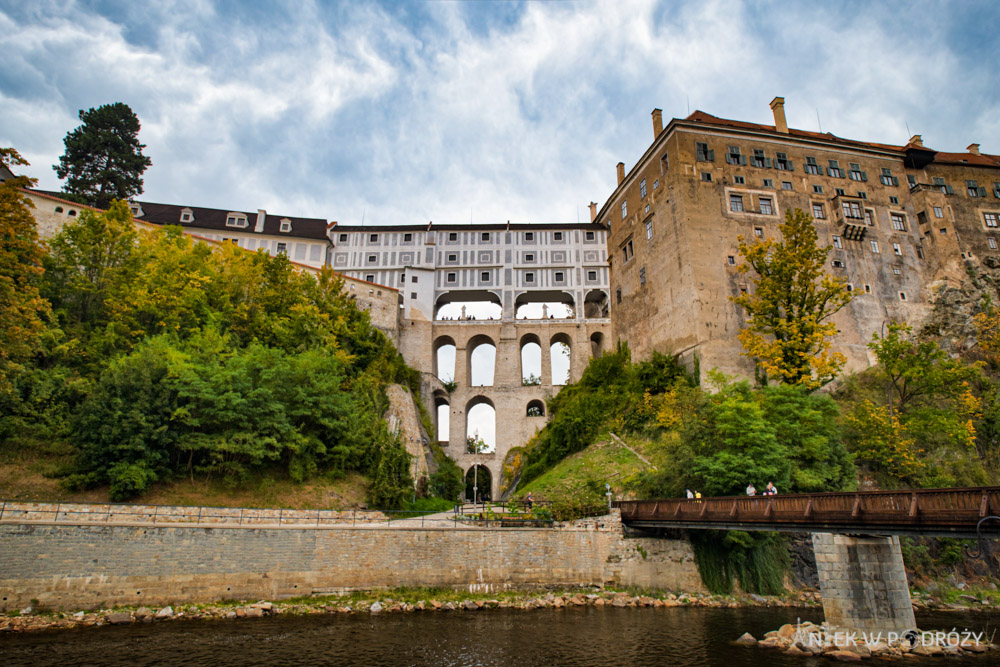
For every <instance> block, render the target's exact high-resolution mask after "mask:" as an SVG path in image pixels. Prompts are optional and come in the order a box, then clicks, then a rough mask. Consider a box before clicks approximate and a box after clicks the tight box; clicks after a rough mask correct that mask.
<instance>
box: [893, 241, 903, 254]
mask: <svg viewBox="0 0 1000 667" xmlns="http://www.w3.org/2000/svg"><path fill="white" fill-rule="evenodd" d="M892 254H894V255H897V256H899V257H902V256H903V248H902V247H900V245H899V244H898V243H893V244H892Z"/></svg>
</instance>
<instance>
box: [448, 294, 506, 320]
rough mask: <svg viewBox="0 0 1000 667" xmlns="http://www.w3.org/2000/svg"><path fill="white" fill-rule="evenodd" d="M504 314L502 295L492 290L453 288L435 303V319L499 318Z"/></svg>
mask: <svg viewBox="0 0 1000 667" xmlns="http://www.w3.org/2000/svg"><path fill="white" fill-rule="evenodd" d="M502 316H503V302H502V301H501V300H500V295H499V294H496V293H494V292H492V291H490V290H452V291H449V292H445V293H443V294H441V295H440V296H439V297H438V298H437V302H435V304H434V319H435V320H491V319H493V320H499V319H500V318H501V317H502Z"/></svg>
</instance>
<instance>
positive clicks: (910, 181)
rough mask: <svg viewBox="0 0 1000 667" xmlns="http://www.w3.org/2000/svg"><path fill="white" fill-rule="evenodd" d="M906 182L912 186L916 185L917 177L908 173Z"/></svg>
mask: <svg viewBox="0 0 1000 667" xmlns="http://www.w3.org/2000/svg"><path fill="white" fill-rule="evenodd" d="M906 182H907V184H908V185H909V186H910V187H911V188H912V187H914V186H916V184H917V177H916V176H914V175H913V174H907V175H906Z"/></svg>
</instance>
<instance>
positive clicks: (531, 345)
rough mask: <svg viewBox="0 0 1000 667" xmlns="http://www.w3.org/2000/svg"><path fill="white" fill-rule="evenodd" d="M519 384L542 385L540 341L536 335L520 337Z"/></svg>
mask: <svg viewBox="0 0 1000 667" xmlns="http://www.w3.org/2000/svg"><path fill="white" fill-rule="evenodd" d="M520 350H521V384H523V385H539V384H541V383H542V341H541V339H539V338H538V336H537V335H536V334H533V333H529V334H524V335H523V336H521V342H520Z"/></svg>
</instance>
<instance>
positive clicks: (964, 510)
mask: <svg viewBox="0 0 1000 667" xmlns="http://www.w3.org/2000/svg"><path fill="white" fill-rule="evenodd" d="M615 504H616V506H618V507H619V508H620V509H621V513H622V521H623V522H625V523H626V524H634V525H643V524H645V525H650V526H653V525H656V526H676V527H692V528H712V527H719V528H722V529H737V528H741V529H745V530H792V529H797V530H810V529H813V530H817V531H818V530H821V529H844V530H848V529H852V530H855V531H859V530H860V531H863V530H865V529H870V530H872V531H878V532H888V533H925V534H949V535H951V534H961V535H963V536H964V535H970V536H971V535H974V534H975V529H976V524H977V522H978V521H979V520H980V519H982V518H985V517H987V516H992V515H996V514H998V513H1000V487H975V488H963V489H919V490H911V491H866V492H857V493H816V494H803V495H786V496H781V495H778V496H753V497H745V496H741V497H729V498H702V499H694V500H692V499H665V500H624V501H618V502H617V503H615ZM983 530H984V531H992V532H1000V522H996V523H992V524H990V525H988V526H984V529H983Z"/></svg>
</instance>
